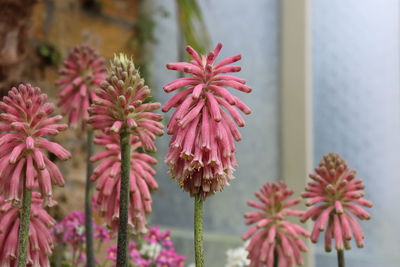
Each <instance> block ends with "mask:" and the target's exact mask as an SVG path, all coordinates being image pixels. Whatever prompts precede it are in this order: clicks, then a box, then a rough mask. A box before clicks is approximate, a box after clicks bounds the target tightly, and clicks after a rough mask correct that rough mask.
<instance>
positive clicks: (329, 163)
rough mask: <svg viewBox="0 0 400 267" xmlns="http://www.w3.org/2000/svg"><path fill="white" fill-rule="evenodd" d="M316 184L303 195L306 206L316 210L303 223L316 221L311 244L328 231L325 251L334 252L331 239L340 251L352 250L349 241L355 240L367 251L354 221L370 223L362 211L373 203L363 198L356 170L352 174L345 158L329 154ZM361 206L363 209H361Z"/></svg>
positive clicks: (305, 215)
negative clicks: (321, 233) (305, 199)
mask: <svg viewBox="0 0 400 267" xmlns="http://www.w3.org/2000/svg"><path fill="white" fill-rule="evenodd" d="M315 172H316V173H314V174H310V178H311V179H312V180H313V181H312V182H309V183H308V185H307V187H306V192H305V193H303V194H302V196H303V197H304V198H308V199H309V200H308V201H307V206H313V207H312V208H310V209H309V210H307V212H306V213H305V214H304V215H303V216H302V221H306V220H308V219H310V218H311V219H312V220H313V221H315V225H314V228H313V231H312V233H311V241H312V242H314V243H316V242H317V241H318V237H319V234H320V232H323V231H325V250H326V251H331V250H332V239H334V240H335V246H336V249H337V250H343V249H350V240H351V239H352V236H354V239H355V242H356V244H357V246H358V247H359V248H362V247H364V241H363V239H364V235H363V231H362V229H361V227H360V224H359V223H358V222H357V220H356V218H355V217H358V218H359V219H361V220H368V219H370V217H371V216H370V215H369V213H368V212H366V211H365V210H364V209H363V208H361V207H360V206H364V207H368V208H370V207H372V203H371V202H370V201H368V200H366V199H364V198H363V196H364V192H363V191H362V190H363V189H364V187H365V186H364V185H363V183H362V180H361V179H356V178H355V174H356V171H355V170H350V169H349V167H348V165H347V163H346V162H345V160H344V159H343V158H341V157H340V156H339V155H337V154H333V153H329V154H328V155H326V156H324V158H323V159H322V160H321V162H320V164H319V167H318V168H316V169H315ZM359 205H360V206H359Z"/></svg>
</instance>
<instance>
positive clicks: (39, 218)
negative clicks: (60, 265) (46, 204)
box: [0, 192, 56, 267]
mask: <svg viewBox="0 0 400 267" xmlns="http://www.w3.org/2000/svg"><path fill="white" fill-rule="evenodd" d="M42 204H43V200H42V198H41V195H40V193H38V192H33V193H32V204H31V218H30V223H29V241H28V255H27V266H40V267H50V263H49V256H50V255H51V253H52V250H53V247H54V245H53V238H52V235H51V233H50V230H49V229H50V228H51V227H53V226H54V225H55V223H56V222H55V220H54V219H53V218H52V217H51V216H50V215H49V214H48V213H47V212H46V210H45V209H43V208H42ZM20 214H21V212H20V209H19V208H18V207H15V206H14V205H12V203H10V202H7V201H5V200H4V198H3V197H2V196H1V195H0V266H4V267H6V266H7V267H14V266H17V263H16V261H17V260H16V259H17V256H18V235H19V225H20V216H21V215H20Z"/></svg>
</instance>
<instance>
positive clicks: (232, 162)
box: [162, 43, 252, 199]
mask: <svg viewBox="0 0 400 267" xmlns="http://www.w3.org/2000/svg"><path fill="white" fill-rule="evenodd" d="M221 48H222V44H220V43H219V44H218V45H217V46H216V48H215V49H214V51H211V52H209V53H208V55H207V56H200V55H199V54H198V53H197V52H196V51H195V50H194V49H193V48H192V47H190V46H188V47H187V48H186V51H187V52H188V53H189V55H190V56H191V57H192V58H193V60H192V61H190V62H177V63H169V64H167V68H168V69H170V70H177V71H183V72H186V73H189V74H190V75H191V77H186V78H180V79H177V80H175V81H173V82H171V83H169V84H167V85H166V86H164V91H165V92H167V93H170V92H173V91H176V90H178V89H180V88H182V90H181V91H179V92H178V93H176V94H175V95H174V96H173V97H172V98H171V99H169V100H168V102H166V103H165V105H164V106H163V108H162V111H164V112H168V111H169V110H170V109H171V108H175V112H174V114H173V115H172V117H171V119H170V121H169V123H168V130H167V133H168V134H171V135H172V138H171V141H170V149H169V152H168V155H167V157H166V163H167V164H168V165H169V169H170V173H171V175H172V177H173V178H175V179H176V180H177V181H178V183H179V184H180V185H181V186H182V187H183V188H184V190H186V191H188V192H189V193H190V195H191V196H195V195H200V197H201V198H203V199H204V198H206V197H207V196H210V195H212V194H214V193H215V192H216V191H220V190H222V189H223V187H224V186H225V185H228V184H229V181H230V180H231V179H232V178H233V171H234V167H235V166H236V165H237V163H236V159H235V144H234V141H239V140H240V139H241V135H240V133H239V131H238V129H237V127H236V125H237V126H239V127H243V126H244V124H245V123H244V120H243V118H242V117H241V115H240V114H239V112H238V110H237V109H239V110H240V111H242V112H243V113H245V114H250V112H251V111H250V109H249V108H248V107H247V106H246V105H245V104H244V103H243V102H242V101H241V100H240V99H239V98H237V97H236V96H234V95H232V94H231V93H230V92H229V91H228V90H227V89H226V87H231V88H233V89H236V90H239V91H242V92H245V93H249V92H251V90H252V89H251V88H250V87H249V86H247V85H245V80H243V79H240V78H237V77H235V76H232V75H227V74H226V73H229V72H238V71H240V69H241V68H240V67H239V66H231V65H230V64H231V63H234V62H236V61H238V60H240V59H241V56H240V55H235V56H232V57H228V58H226V59H223V60H221V61H220V62H218V63H216V62H215V60H216V58H217V57H218V54H219V52H220V50H221ZM235 123H236V125H235Z"/></svg>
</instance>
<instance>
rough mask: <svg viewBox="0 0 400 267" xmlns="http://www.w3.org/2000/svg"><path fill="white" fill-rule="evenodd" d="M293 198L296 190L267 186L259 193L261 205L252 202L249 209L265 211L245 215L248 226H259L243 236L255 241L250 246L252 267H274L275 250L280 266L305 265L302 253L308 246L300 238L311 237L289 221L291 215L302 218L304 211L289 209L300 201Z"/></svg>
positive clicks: (279, 184) (248, 248)
mask: <svg viewBox="0 0 400 267" xmlns="http://www.w3.org/2000/svg"><path fill="white" fill-rule="evenodd" d="M292 195H293V191H292V190H290V189H288V188H287V186H286V184H284V183H282V182H277V183H270V184H268V183H267V184H265V185H263V187H262V188H261V189H260V191H259V192H257V193H256V196H257V198H258V199H259V200H260V202H255V201H249V202H248V204H249V206H251V207H253V208H256V209H258V210H262V211H260V212H248V213H246V214H245V218H247V219H248V220H247V221H246V224H255V225H253V226H252V227H250V228H249V230H248V231H247V232H246V233H245V234H244V235H243V236H242V238H243V239H244V240H247V239H251V240H250V243H249V245H248V247H247V250H248V251H249V255H248V258H249V259H250V261H251V263H250V267H263V266H273V263H274V261H275V260H276V259H275V254H276V253H274V251H275V250H276V252H277V256H278V262H279V266H285V267H292V266H297V265H302V264H303V259H302V257H301V253H300V252H305V251H307V247H306V245H305V243H304V242H303V241H302V240H301V239H300V238H301V236H303V237H309V236H310V234H309V233H308V232H307V231H306V230H305V229H303V227H301V226H299V225H297V224H294V223H292V222H289V221H287V220H286V218H287V217H288V216H296V217H300V216H301V215H302V212H301V211H298V212H294V210H291V209H288V207H291V206H294V205H297V204H298V203H299V202H300V199H294V200H288V199H289V198H290V197H291V196H292Z"/></svg>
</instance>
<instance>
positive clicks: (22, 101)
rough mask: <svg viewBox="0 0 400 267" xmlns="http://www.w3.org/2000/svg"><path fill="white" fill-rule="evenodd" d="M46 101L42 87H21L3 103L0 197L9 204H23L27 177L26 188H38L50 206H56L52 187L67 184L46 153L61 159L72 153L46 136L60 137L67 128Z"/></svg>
mask: <svg viewBox="0 0 400 267" xmlns="http://www.w3.org/2000/svg"><path fill="white" fill-rule="evenodd" d="M46 99H47V95H46V94H42V93H41V90H40V89H39V88H37V87H32V86H31V85H30V84H27V85H24V84H21V85H19V87H18V89H17V88H15V87H14V88H12V89H11V90H10V91H9V92H8V96H5V97H4V98H3V101H0V111H1V112H2V113H1V114H0V122H1V124H0V194H1V195H3V196H4V197H5V200H7V201H13V202H19V201H20V198H21V195H22V188H23V181H24V179H22V178H21V177H24V176H25V177H26V187H27V188H28V189H31V190H32V189H35V188H37V187H39V188H40V190H41V192H42V196H43V197H44V198H45V199H46V204H48V205H50V206H51V205H53V204H54V201H53V200H52V193H53V191H52V184H56V185H59V186H63V185H64V179H63V177H62V174H61V172H60V170H59V169H58V167H57V166H56V165H55V164H54V163H53V162H52V161H51V160H49V158H48V157H47V152H50V153H52V154H54V155H55V156H57V157H58V158H59V159H62V160H66V159H68V158H70V157H71V154H70V153H69V152H68V151H67V150H65V149H64V148H63V147H62V146H60V145H59V144H57V143H55V142H52V141H49V140H48V139H47V138H45V137H46V136H55V135H57V134H58V133H59V132H60V131H64V130H65V129H66V128H67V125H66V124H59V121H60V120H61V118H62V117H61V116H53V117H51V116H50V115H51V113H52V112H53V111H54V107H53V105H52V104H50V103H45V101H46Z"/></svg>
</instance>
